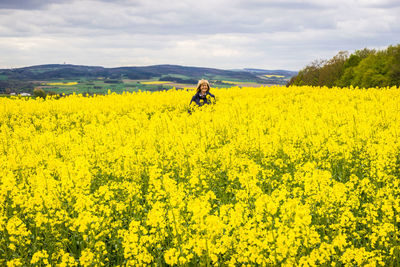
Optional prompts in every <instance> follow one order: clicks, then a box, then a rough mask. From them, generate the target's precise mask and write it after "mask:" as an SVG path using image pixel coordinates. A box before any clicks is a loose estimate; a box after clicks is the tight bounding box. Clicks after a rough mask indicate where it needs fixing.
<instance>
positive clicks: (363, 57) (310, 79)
mask: <svg viewBox="0 0 400 267" xmlns="http://www.w3.org/2000/svg"><path fill="white" fill-rule="evenodd" d="M287 85H288V86H289V85H311V86H328V87H334V86H339V87H348V86H353V87H356V86H357V87H359V88H370V87H377V86H378V87H386V86H395V85H396V86H400V44H399V45H396V46H389V47H388V48H386V49H383V50H375V49H368V48H364V49H362V50H356V51H355V52H354V53H352V54H349V53H348V52H347V51H340V52H339V53H338V54H337V55H335V56H334V57H333V58H331V59H329V60H315V61H313V62H312V63H311V64H309V65H307V66H306V67H305V68H303V69H302V70H300V71H299V73H298V74H297V75H296V76H294V77H292V78H291V79H290V81H289V82H288V84H287Z"/></svg>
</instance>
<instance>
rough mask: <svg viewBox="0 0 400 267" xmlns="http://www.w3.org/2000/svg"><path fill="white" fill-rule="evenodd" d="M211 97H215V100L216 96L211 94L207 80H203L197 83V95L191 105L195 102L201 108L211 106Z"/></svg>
mask: <svg viewBox="0 0 400 267" xmlns="http://www.w3.org/2000/svg"><path fill="white" fill-rule="evenodd" d="M211 97H213V98H214V100H215V96H214V95H213V94H211V93H210V84H209V83H208V81H207V80H204V79H201V80H200V81H199V82H198V83H197V88H196V94H195V95H194V96H193V97H192V100H191V101H190V104H192V102H194V103H196V104H197V105H198V106H200V107H201V106H203V105H205V104H210V103H211ZM190 104H189V105H190Z"/></svg>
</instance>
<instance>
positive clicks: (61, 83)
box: [47, 82, 78, 86]
mask: <svg viewBox="0 0 400 267" xmlns="http://www.w3.org/2000/svg"><path fill="white" fill-rule="evenodd" d="M77 84H78V82H60V83H47V85H67V86H70V85H77Z"/></svg>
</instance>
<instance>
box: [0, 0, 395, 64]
mask: <svg viewBox="0 0 400 267" xmlns="http://www.w3.org/2000/svg"><path fill="white" fill-rule="evenodd" d="M398 14H400V1H399V0H335V1H331V0H327V1H321V0H281V1H278V0H276V1H269V0H159V1H155V0H115V1H112V0H75V1H74V0H72V1H67V0H25V1H24V0H0V53H1V54H0V68H17V67H26V66H33V65H41V64H63V63H67V64H75V65H89V66H103V67H120V66H148V65H158V64H174V65H183V66H196V67H210V68H220V69H241V68H260V69H286V70H294V71H297V70H300V69H302V68H303V67H305V66H306V65H307V64H310V63H311V62H312V61H314V60H317V59H329V58H332V57H333V56H334V55H336V54H337V53H338V52H339V51H343V50H345V51H349V52H350V53H352V52H354V51H355V50H357V49H363V48H366V47H367V48H371V49H372V48H374V49H384V48H386V47H387V46H389V45H397V44H399V43H400V16H399V15H398Z"/></svg>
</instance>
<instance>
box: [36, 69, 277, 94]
mask: <svg viewBox="0 0 400 267" xmlns="http://www.w3.org/2000/svg"><path fill="white" fill-rule="evenodd" d="M169 76H170V77H176V78H179V79H189V78H190V77H187V76H185V75H176V74H171V75H169ZM217 78H221V80H220V79H212V80H211V79H210V80H209V81H210V84H211V86H212V87H213V88H229V87H233V86H239V87H249V86H252V87H259V86H266V85H270V84H269V83H267V82H266V83H265V84H261V83H256V82H251V81H239V80H233V79H230V80H227V79H226V77H223V76H221V77H217ZM196 85H197V84H188V83H178V82H172V81H159V80H155V79H149V80H132V79H122V80H105V79H102V78H98V79H93V80H89V79H80V80H49V81H40V82H39V83H38V86H37V87H38V88H41V89H43V90H44V91H46V92H48V93H49V92H52V93H57V94H61V93H65V94H71V93H74V92H75V93H77V94H107V92H108V90H111V91H112V92H116V93H122V92H137V91H139V90H140V91H163V90H169V89H172V88H176V89H189V90H194V89H195V88H196Z"/></svg>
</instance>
